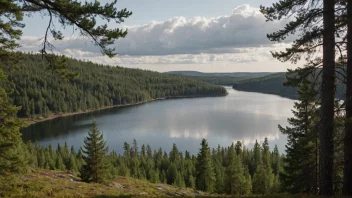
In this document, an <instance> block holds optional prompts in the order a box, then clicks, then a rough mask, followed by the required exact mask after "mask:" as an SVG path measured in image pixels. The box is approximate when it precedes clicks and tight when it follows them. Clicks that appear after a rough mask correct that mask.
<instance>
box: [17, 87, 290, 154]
mask: <svg viewBox="0 0 352 198" xmlns="http://www.w3.org/2000/svg"><path fill="white" fill-rule="evenodd" d="M226 89H227V90H228V92H229V95H228V96H226V97H209V98H185V99H171V100H158V101H153V102H150V103H145V104H141V105H136V106H128V107H119V108H112V109H107V110H102V111H97V112H92V113H87V114H81V115H73V116H68V117H61V118H57V119H54V120H49V121H45V122H40V123H37V124H35V125H31V126H29V127H28V128H25V129H23V131H22V132H23V136H22V137H23V139H24V140H25V141H27V140H31V141H32V142H35V141H38V142H39V143H40V144H41V145H47V144H49V143H51V144H52V145H53V146H54V147H56V145H57V144H58V143H60V144H64V142H67V143H68V145H74V147H76V148H79V147H80V146H82V145H83V140H84V137H85V136H87V133H88V130H89V128H90V127H91V121H92V120H94V119H95V120H96V121H97V124H98V127H99V129H100V130H101V131H103V133H104V139H105V140H106V141H107V144H108V146H109V150H110V151H111V150H115V151H116V152H118V153H122V150H123V148H122V147H123V143H124V142H128V143H132V141H133V139H136V140H137V142H138V145H139V147H140V145H142V144H149V145H150V146H151V147H152V149H158V148H160V147H162V148H163V149H165V150H167V151H170V150H171V148H172V144H173V143H176V144H177V147H178V148H179V150H181V151H185V150H188V151H190V152H191V153H193V154H196V153H197V152H198V149H199V147H200V143H201V140H202V139H203V138H205V139H207V140H208V142H209V146H210V147H211V148H213V147H217V145H219V144H220V145H221V146H229V145H231V143H232V142H236V141H243V142H244V143H245V145H246V146H247V147H250V148H252V146H253V143H254V142H255V140H258V141H263V140H264V138H265V137H268V139H269V143H270V147H271V149H272V148H273V147H274V145H275V144H277V145H278V147H279V150H280V151H281V152H283V151H284V149H285V147H284V145H285V143H286V136H284V135H281V134H280V132H279V130H278V127H277V126H278V124H281V125H284V126H285V125H286V124H287V121H286V120H287V118H288V117H291V116H292V112H291V109H292V107H293V103H294V100H290V99H287V98H282V97H279V96H275V95H269V94H261V93H252V92H242V91H236V90H233V89H232V88H231V87H226Z"/></svg>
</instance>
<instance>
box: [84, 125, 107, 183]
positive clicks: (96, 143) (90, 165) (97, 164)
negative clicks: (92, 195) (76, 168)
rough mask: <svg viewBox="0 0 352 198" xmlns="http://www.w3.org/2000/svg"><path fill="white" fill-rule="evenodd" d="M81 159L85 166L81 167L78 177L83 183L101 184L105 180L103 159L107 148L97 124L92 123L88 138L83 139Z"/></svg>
mask: <svg viewBox="0 0 352 198" xmlns="http://www.w3.org/2000/svg"><path fill="white" fill-rule="evenodd" d="M82 152H83V159H84V161H85V163H86V164H84V165H83V166H82V169H81V171H80V173H81V174H80V177H81V179H82V181H84V182H95V183H101V182H103V181H104V180H105V179H106V165H105V161H104V159H105V157H106V155H107V152H108V147H107V146H106V142H105V141H104V138H103V134H102V132H100V131H99V129H98V127H97V123H96V121H95V120H94V121H93V122H92V128H91V129H90V131H89V132H88V137H86V138H85V139H84V145H83V149H82Z"/></svg>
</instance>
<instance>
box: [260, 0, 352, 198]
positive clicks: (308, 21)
mask: <svg viewBox="0 0 352 198" xmlns="http://www.w3.org/2000/svg"><path fill="white" fill-rule="evenodd" d="M345 3H346V1H331V0H316V1H309V0H303V1H301V0H287V1H279V2H278V3H274V4H273V5H272V6H271V7H263V6H261V12H262V13H263V14H264V15H265V17H266V18H267V20H268V21H274V20H280V19H282V18H283V17H285V16H292V15H295V17H292V19H293V20H291V21H290V22H289V23H288V24H287V25H286V26H285V27H284V29H282V30H279V31H277V32H275V33H272V34H269V35H268V38H269V39H270V40H271V41H274V42H281V41H283V40H285V39H286V38H287V37H288V36H289V35H290V34H295V33H296V32H298V31H299V35H298V38H297V39H296V40H295V41H294V42H293V45H292V47H290V48H287V49H286V50H285V51H284V52H279V53H277V52H275V53H273V56H274V57H275V58H277V59H279V60H281V61H291V62H293V63H296V62H297V61H298V60H300V59H301V58H302V56H305V57H304V58H305V59H306V60H307V64H306V67H305V68H298V69H296V70H294V72H296V73H298V75H296V76H297V77H294V78H296V83H297V82H302V80H304V79H305V77H306V76H308V75H309V74H311V73H314V72H315V71H317V69H318V68H319V67H322V78H321V86H320V87H321V90H320V91H321V94H320V96H321V107H320V110H321V111H320V113H321V114H320V117H321V121H320V122H321V124H320V128H319V130H320V132H319V134H320V139H321V141H320V157H319V160H320V166H319V167H320V182H319V183H320V193H321V195H324V196H329V195H332V193H333V181H332V179H333V178H332V175H333V155H334V145H333V129H334V99H335V80H336V76H335V46H337V47H338V48H339V49H341V48H344V46H343V45H344V43H345V42H335V40H344V38H343V37H344V36H341V35H345V34H344V33H341V32H345V28H346V21H347V20H344V19H341V16H335V12H336V13H339V14H340V13H342V14H341V15H344V13H345V12H344V11H343V10H344V4H345ZM342 18H343V17H342ZM335 19H336V23H335ZM318 21H321V22H318ZM335 37H337V38H338V39H335ZM321 46H323V57H319V56H316V52H317V50H319V49H318V48H319V47H321ZM342 53H343V52H342ZM316 82H317V81H316Z"/></svg>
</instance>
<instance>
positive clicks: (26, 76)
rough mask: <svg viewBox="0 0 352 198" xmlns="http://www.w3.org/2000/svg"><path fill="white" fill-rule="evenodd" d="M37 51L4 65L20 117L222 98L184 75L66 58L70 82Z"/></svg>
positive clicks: (222, 90)
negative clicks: (180, 99)
mask: <svg viewBox="0 0 352 198" xmlns="http://www.w3.org/2000/svg"><path fill="white" fill-rule="evenodd" d="M47 64H48V63H47V62H46V61H45V60H43V59H42V57H41V55H35V54H21V55H20V60H19V61H18V63H16V64H15V65H11V66H9V67H5V68H4V70H5V72H6V74H7V75H8V80H9V82H10V83H7V89H8V90H13V93H12V94H10V100H11V102H12V103H13V104H14V105H16V106H21V107H22V108H21V110H20V111H19V112H18V116H20V117H29V116H34V115H40V116H44V117H45V116H48V115H49V114H50V113H69V112H76V111H85V110H92V109H97V108H101V107H106V106H113V105H123V104H134V103H138V102H145V101H150V100H153V99H157V98H173V97H202V96H223V95H226V94H227V92H226V89H225V88H223V87H220V86H215V85H210V84H207V83H203V82H198V81H195V80H191V79H186V78H183V77H176V76H171V75H166V74H160V73H158V72H152V71H146V70H141V69H128V68H122V67H118V66H116V67H115V66H103V65H98V64H95V63H92V62H85V61H79V60H74V59H68V60H67V61H66V64H68V68H67V69H68V72H69V73H77V74H78V75H77V76H76V77H75V78H73V79H69V80H65V79H63V78H61V77H60V76H57V75H55V74H52V73H51V70H50V69H48V67H47Z"/></svg>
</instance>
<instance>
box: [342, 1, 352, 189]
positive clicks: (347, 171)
mask: <svg viewBox="0 0 352 198" xmlns="http://www.w3.org/2000/svg"><path fill="white" fill-rule="evenodd" d="M347 23H348V24H347V25H348V28H347V73H346V74H347V77H346V78H347V83H346V124H345V139H344V177H343V178H344V181H343V194H344V195H345V196H352V1H351V0H349V1H347Z"/></svg>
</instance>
